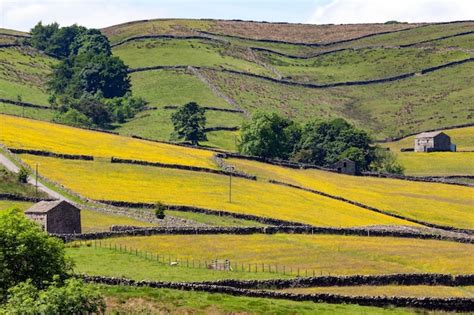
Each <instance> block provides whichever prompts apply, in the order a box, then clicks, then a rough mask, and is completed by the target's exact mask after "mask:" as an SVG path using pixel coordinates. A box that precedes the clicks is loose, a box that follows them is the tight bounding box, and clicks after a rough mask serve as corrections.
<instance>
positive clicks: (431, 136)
mask: <svg viewBox="0 0 474 315" xmlns="http://www.w3.org/2000/svg"><path fill="white" fill-rule="evenodd" d="M436 151H456V146H455V145H454V144H451V138H450V137H449V136H448V135H447V134H445V133H444V132H442V131H433V132H423V133H420V134H419V135H417V136H416V137H415V152H436Z"/></svg>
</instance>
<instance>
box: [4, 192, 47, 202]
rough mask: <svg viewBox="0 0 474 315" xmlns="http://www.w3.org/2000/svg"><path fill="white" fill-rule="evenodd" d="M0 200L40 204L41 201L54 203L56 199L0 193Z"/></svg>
mask: <svg viewBox="0 0 474 315" xmlns="http://www.w3.org/2000/svg"><path fill="white" fill-rule="evenodd" d="M0 200H12V201H26V202H40V201H54V200H56V199H51V198H37V197H29V196H21V195H16V194H7V193H0Z"/></svg>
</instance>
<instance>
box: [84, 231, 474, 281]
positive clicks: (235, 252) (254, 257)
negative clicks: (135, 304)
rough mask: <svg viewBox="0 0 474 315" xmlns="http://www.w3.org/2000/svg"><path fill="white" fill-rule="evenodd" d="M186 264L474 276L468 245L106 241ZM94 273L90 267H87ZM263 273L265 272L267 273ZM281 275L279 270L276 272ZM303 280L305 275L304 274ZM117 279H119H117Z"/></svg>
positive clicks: (271, 239)
mask: <svg viewBox="0 0 474 315" xmlns="http://www.w3.org/2000/svg"><path fill="white" fill-rule="evenodd" d="M105 242H110V243H111V244H117V246H120V245H121V246H127V248H133V249H138V250H139V251H142V252H143V251H147V252H149V253H153V254H159V255H171V256H172V257H178V258H181V259H184V260H186V259H187V258H188V259H194V260H201V261H203V260H207V261H209V260H212V259H229V260H230V261H231V263H232V264H233V263H235V262H236V263H237V264H241V263H243V264H257V265H258V270H259V271H260V270H261V264H262V263H263V264H265V265H267V264H271V265H273V266H275V265H278V266H280V268H281V267H282V266H286V269H285V270H286V272H287V271H288V270H289V269H288V268H292V271H293V274H295V271H297V268H300V274H301V273H303V270H306V269H308V275H309V274H311V275H312V270H315V271H316V273H323V274H325V275H327V274H329V273H330V274H331V275H353V274H390V273H450V274H469V273H473V272H474V266H473V265H472V260H473V259H474V251H473V250H472V248H473V245H472V244H461V243H454V242H446V241H434V240H417V239H404V238H390V237H361V236H337V235H292V234H274V235H262V234H254V235H157V236H144V237H120V238H115V239H108V240H104V242H103V243H105ZM88 265H90V266H91V267H90V268H94V267H93V265H92V264H88ZM265 268H266V267H265ZM279 270H280V269H279ZM304 274H306V272H305V271H304ZM117 276H120V274H117Z"/></svg>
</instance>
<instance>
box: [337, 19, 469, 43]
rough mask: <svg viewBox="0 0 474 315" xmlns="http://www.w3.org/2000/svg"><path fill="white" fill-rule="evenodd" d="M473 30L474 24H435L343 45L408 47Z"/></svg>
mask: <svg viewBox="0 0 474 315" xmlns="http://www.w3.org/2000/svg"><path fill="white" fill-rule="evenodd" d="M473 30H474V22H462V23H452V24H433V25H427V26H424V27H418V28H413V29H410V30H408V31H403V32H398V33H391V34H381V35H377V36H373V37H368V38H363V39H360V40H357V41H352V42H349V43H345V44H342V45H345V46H350V47H367V46H378V45H383V46H398V45H408V44H414V43H418V42H421V41H426V40H434V39H437V38H439V37H443V36H450V35H454V34H459V33H463V32H469V31H473Z"/></svg>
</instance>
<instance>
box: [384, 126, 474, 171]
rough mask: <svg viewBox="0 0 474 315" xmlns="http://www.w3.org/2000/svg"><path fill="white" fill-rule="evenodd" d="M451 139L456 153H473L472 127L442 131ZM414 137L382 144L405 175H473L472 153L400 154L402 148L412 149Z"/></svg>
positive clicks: (473, 157)
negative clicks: (396, 160)
mask: <svg viewBox="0 0 474 315" xmlns="http://www.w3.org/2000/svg"><path fill="white" fill-rule="evenodd" d="M443 132H444V133H446V134H447V135H449V136H450V137H451V142H452V143H454V144H456V146H457V150H458V151H474V127H466V128H457V129H448V130H445V131H443ZM414 141H415V137H414V136H411V137H407V138H404V139H402V140H399V141H395V142H389V143H384V144H382V146H384V147H387V148H390V151H392V152H393V153H395V154H396V155H397V158H398V161H399V162H400V163H401V164H402V165H403V166H404V167H405V174H407V175H418V176H431V175H438V176H445V175H474V163H473V162H472V161H474V152H432V153H415V152H400V149H402V148H413V147H414Z"/></svg>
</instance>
